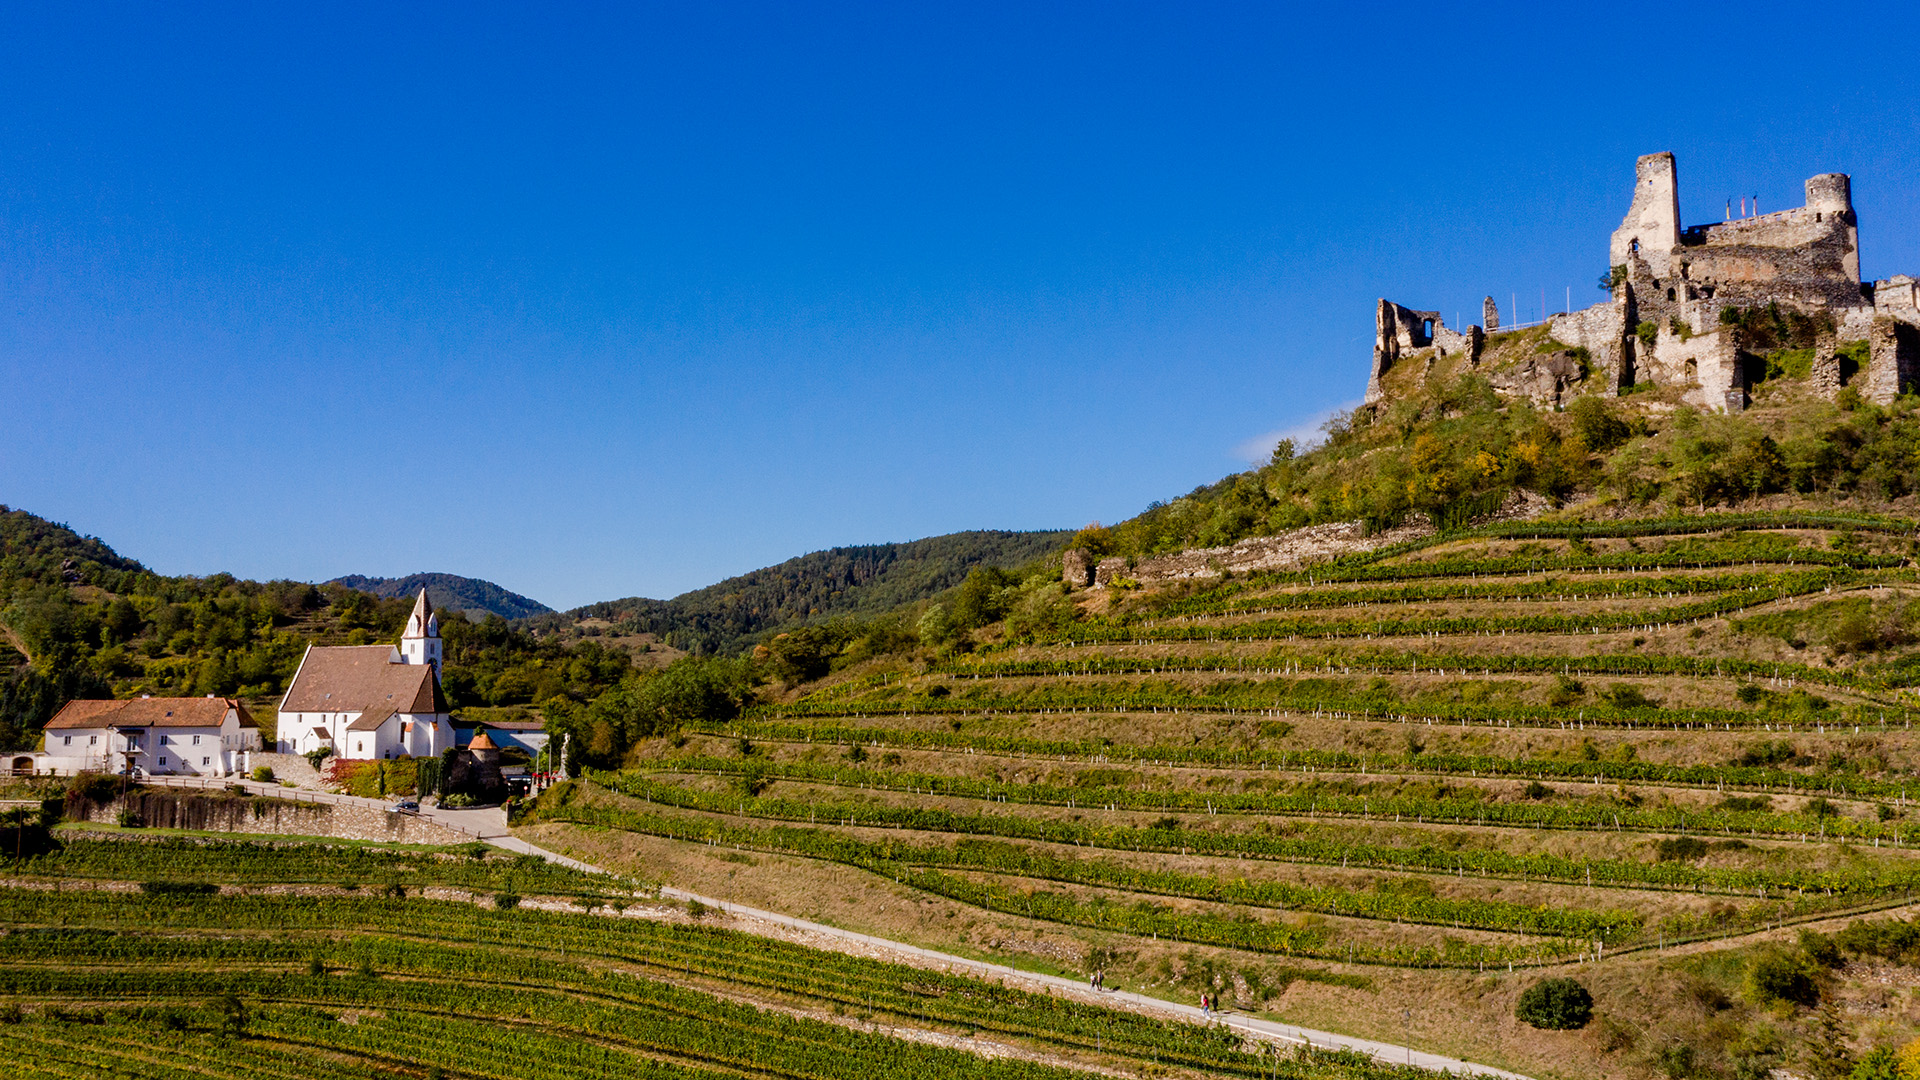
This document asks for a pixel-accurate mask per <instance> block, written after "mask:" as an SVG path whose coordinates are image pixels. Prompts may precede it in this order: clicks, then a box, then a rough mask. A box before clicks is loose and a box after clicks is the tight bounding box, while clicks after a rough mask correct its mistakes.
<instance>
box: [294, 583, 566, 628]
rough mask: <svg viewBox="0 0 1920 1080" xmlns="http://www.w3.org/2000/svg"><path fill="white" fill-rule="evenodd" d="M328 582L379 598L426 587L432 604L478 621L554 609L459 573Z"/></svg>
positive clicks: (409, 593) (408, 594) (410, 594)
mask: <svg viewBox="0 0 1920 1080" xmlns="http://www.w3.org/2000/svg"><path fill="white" fill-rule="evenodd" d="M327 584H329V585H345V586H346V587H347V588H349V589H358V590H360V591H361V592H364V593H371V594H373V595H374V596H378V597H380V598H382V599H391V598H393V597H396V596H405V597H409V598H411V597H414V596H418V595H419V593H420V590H421V589H423V588H424V589H426V590H427V599H428V600H431V601H433V606H434V607H436V608H439V609H441V610H443V611H464V612H466V613H467V617H468V618H470V619H473V620H474V621H476V622H477V621H479V619H480V618H481V617H482V616H485V615H498V616H500V617H501V618H503V619H524V618H528V617H530V616H533V615H544V614H547V613H548V612H550V611H552V610H553V609H552V608H550V607H548V606H547V605H545V604H543V603H541V602H540V601H538V600H531V599H528V598H527V597H524V596H521V595H520V594H519V593H516V592H509V591H507V590H506V589H503V588H501V587H500V586H498V585H495V584H494V583H493V582H491V581H482V580H481V579H479V578H470V577H461V576H460V575H458V574H408V575H407V576H406V577H397V578H380V577H367V576H365V575H363V574H348V575H347V576H346V577H337V578H334V579H333V580H332V581H329V582H327Z"/></svg>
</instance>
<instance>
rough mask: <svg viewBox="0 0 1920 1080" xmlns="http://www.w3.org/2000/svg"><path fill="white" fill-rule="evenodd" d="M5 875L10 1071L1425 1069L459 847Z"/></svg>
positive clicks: (3, 1000)
mask: <svg viewBox="0 0 1920 1080" xmlns="http://www.w3.org/2000/svg"><path fill="white" fill-rule="evenodd" d="M0 864H4V868H5V870H6V878H7V880H6V885H7V886H8V887H0V928H3V929H4V936H0V941H3V942H4V945H5V948H4V951H0V1052H4V1053H5V1054H6V1057H7V1061H8V1063H9V1070H8V1075H11V1076H21V1077H78V1076H89V1077H91V1076H103V1075H114V1076H140V1077H182V1078H185V1077H195V1078H199V1077H207V1076H221V1077H288V1076H302V1077H314V1076H318V1077H336V1076H337V1077H356V1078H358V1077H364V1076H367V1075H391V1076H421V1075H427V1076H436V1077H437V1076H449V1077H455V1076H457V1077H508V1076H526V1075H534V1072H531V1071H529V1067H528V1063H529V1062H538V1068H537V1074H538V1075H541V1076H556V1077H579V1078H583V1080H584V1078H600V1077H606V1076H642V1077H664V1078H675V1080H681V1078H685V1080H694V1078H703V1077H713V1078H719V1077H741V1076H749V1077H763V1076H764V1077H791V1078H810V1077H821V1078H828V1077H861V1078H868V1077H876V1078H886V1077H925V1076H954V1077H981V1078H988V1080H996V1078H999V1080H1052V1078H1060V1080H1070V1078H1072V1077H1075V1076H1085V1075H1091V1074H1090V1073H1089V1072H1087V1071H1086V1070H1088V1069H1096V1068H1098V1069H1107V1070H1117V1071H1118V1072H1119V1073H1120V1074H1122V1075H1169V1074H1170V1075H1200V1074H1204V1075H1209V1076H1238V1077H1246V1078H1249V1080H1253V1078H1261V1077H1302V1078H1304V1077H1316V1078H1329V1080H1333V1078H1356V1080H1357V1078H1364V1077H1385V1076H1390V1075H1403V1076H1412V1075H1415V1073H1414V1072H1412V1071H1409V1070H1402V1069H1392V1068H1387V1067H1384V1066H1378V1065H1374V1064H1371V1063H1369V1062H1367V1061H1364V1060H1361V1059H1359V1058H1357V1057H1356V1056H1354V1055H1351V1054H1332V1053H1322V1052H1313V1053H1298V1054H1295V1053H1288V1054H1285V1055H1284V1056H1283V1055H1281V1054H1279V1053H1278V1052H1276V1051H1274V1050H1273V1049H1272V1048H1268V1047H1251V1048H1250V1047H1248V1046H1245V1045H1243V1044H1242V1043H1241V1041H1240V1039H1239V1038H1238V1037H1235V1036H1233V1035H1230V1034H1228V1033H1227V1032H1225V1031H1224V1029H1221V1028H1218V1027H1202V1026H1199V1025H1193V1024H1183V1023H1178V1022H1172V1021H1162V1020H1157V1019H1153V1018H1150V1017H1147V1016H1143V1015H1139V1014H1135V1013H1131V1012H1124V1011H1117V1010H1112V1009H1106V1008H1101V1007H1098V1006H1094V1005H1088V1004H1083V1003H1076V1002H1072V1001H1068V1000H1065V999H1062V998H1057V997H1051V996H1047V995H1044V994H1035V993H1029V992H1025V991H1021V990H1015V989H1009V988H1007V987H1004V986H1000V985H996V984H991V983H987V982H984V981H980V980H977V979H971V978H966V977H961V976H955V975H950V974H946V973H943V972H938V971H930V970H922V969H916V968H909V967H903V966H899V965H896V964H890V963H885V962H881V961H877V960H868V959H862V958H858V957H854V956H849V955H842V954H838V953H824V952H820V951H817V950H814V949H809V948H805V947H802V946H800V945H794V944H787V943H784V942H779V941H772V940H768V939H765V938H756V937H750V936H747V935H744V934H740V933H735V932H732V931H728V930H723V929H717V928H713V927H710V926H707V925H704V924H703V923H702V922H700V921H699V920H696V919H689V918H687V917H686V916H685V915H684V914H682V915H680V916H678V917H673V916H672V915H671V913H666V915H665V917H663V910H664V909H663V908H662V907H661V906H660V905H658V904H656V903H650V902H649V901H648V900H647V899H646V898H645V897H644V896H639V895H635V892H634V883H632V882H626V881H620V880H617V879H610V878H605V877H599V876H591V875H584V874H578V873H573V872H570V871H565V870H561V869H559V868H556V867H552V866H547V865H544V864H537V860H536V861H535V862H533V863H529V862H526V861H522V860H519V859H509V858H502V857H499V856H498V855H488V854H487V853H485V852H478V851H470V850H468V849H449V850H445V851H428V852H410V853H409V852H395V851H391V850H385V849H369V848H356V849H348V848H340V847H330V846H320V845H312V844H304V843H286V842H281V843H271V844H270V843H255V842H229V843H205V842H200V841H193V840H175V841H168V842H165V843H159V844H148V843H141V842H139V841H133V840H119V841H103V840H91V839H85V838H75V837H72V836H69V837H68V839H67V841H66V845H65V847H64V848H63V849H62V850H60V851H58V852H55V853H53V854H49V855H45V856H41V857H39V858H30V859H15V860H0ZM157 872H164V873H166V874H167V875H168V877H167V878H166V879H164V880H162V879H157V878H154V877H151V876H148V875H152V874H154V873H157ZM316 873H319V874H322V875H334V876H336V877H337V878H338V879H341V880H345V879H349V878H353V879H357V881H355V882H354V883H352V884H349V885H345V886H342V885H332V886H326V887H316V886H312V885H308V884H306V883H308V882H310V881H311V880H313V878H314V875H315V874H316ZM130 882H140V883H141V887H139V888H127V887H126V885H127V884H128V883H130ZM213 882H225V883H227V884H226V887H225V888H224V889H222V888H220V887H217V886H215V885H214V884H212V883H213ZM290 889H292V890H294V891H292V892H290V891H289V890H290ZM494 890H499V891H497V892H496V891H494ZM508 890H513V891H508ZM519 890H525V893H526V894H525V896H524V897H523V896H522V892H521V891H519ZM505 898H511V899H505ZM556 899H559V900H563V901H564V905H561V904H555V903H554V901H555V900H556ZM536 902H538V903H540V904H541V907H540V908H538V909H536V907H535V904H536ZM637 914H644V915H646V916H647V917H644V918H635V917H633V916H634V915H637ZM623 916H624V917H623ZM974 1046H982V1047H986V1048H988V1049H990V1050H993V1051H994V1053H991V1054H982V1053H976V1052H974V1051H973V1050H972V1049H970V1048H971V1047H974ZM1420 1075H1425V1074H1420Z"/></svg>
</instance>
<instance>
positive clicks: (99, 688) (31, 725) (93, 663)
mask: <svg viewBox="0 0 1920 1080" xmlns="http://www.w3.org/2000/svg"><path fill="white" fill-rule="evenodd" d="M503 591H504V590H503ZM507 595H511V594H507ZM522 599H524V598H522ZM412 605H413V601H412V599H411V597H407V596H397V597H394V598H392V599H383V598H381V597H377V596H374V595H372V594H370V593H367V592H363V591H361V590H359V589H354V588H349V587H347V586H344V585H336V584H331V583H329V584H326V585H318V586H316V585H311V584H308V583H307V582H304V581H247V580H243V579H240V578H236V577H234V576H233V575H231V574H212V575H209V576H207V577H169V576H167V575H163V574H156V573H154V572H152V571H151V570H148V569H147V568H146V567H144V566H142V565H141V564H139V563H138V562H135V561H134V560H132V559H128V558H124V557H122V556H120V555H119V554H117V553H115V552H114V550H113V549H112V548H110V547H108V546H107V545H106V544H104V543H102V542H100V541H99V540H95V539H92V538H89V537H85V536H81V535H79V534H77V533H75V532H74V531H73V530H72V529H69V528H67V527H66V526H64V525H57V524H54V523H53V522H50V521H47V520H45V519H44V518H40V517H36V516H34V515H33V514H30V513H27V512H26V511H24V510H13V509H9V508H7V507H4V506H0V750H15V749H20V748H22V747H31V746H32V745H33V744H34V743H35V741H37V739H38V738H39V730H40V726H41V725H42V724H44V723H46V721H47V718H48V717H50V716H52V715H53V713H54V711H55V710H57V709H58V708H59V707H60V706H61V705H62V704H64V703H66V702H67V701H69V700H71V699H73V698H95V697H114V696H119V697H126V696H130V695H133V694H140V693H151V694H187V695H193V696H198V695H201V694H222V695H237V696H240V697H246V698H253V699H255V700H256V703H259V702H264V701H268V700H271V698H272V697H273V696H275V695H277V694H279V693H280V692H281V691H283V690H284V689H286V685H287V680H288V679H289V678H291V677H292V675H293V671H294V668H295V667H296V666H298V664H299V662H300V657H301V654H302V653H303V652H304V651H305V650H306V647H307V646H308V645H312V644H325V645H342V644H345V645H358V644H370V643H376V642H382V641H392V640H394V639H395V638H396V637H397V636H398V635H399V633H400V627H401V624H402V623H403V622H404V621H405V620H406V615H407V611H408V610H409V609H410V608H411V607H412ZM450 606H458V605H457V604H455V605H450ZM441 635H442V637H443V638H444V639H445V641H446V661H447V662H446V668H445V671H444V673H443V674H444V683H445V685H446V689H447V693H448V695H449V696H450V697H451V698H452V699H453V702H454V706H455V707H456V708H468V707H471V706H476V705H487V706H514V705H525V704H531V703H533V702H537V701H545V700H549V699H556V698H565V699H577V700H580V701H588V700H591V699H593V698H594V697H596V696H597V695H599V694H601V693H602V692H604V691H605V690H606V689H607V688H608V687H609V686H612V685H614V684H615V683H617V682H619V680H620V679H621V678H623V677H624V676H625V675H626V674H627V673H628V672H629V671H630V670H631V668H632V664H631V661H630V660H629V658H628V656H627V654H625V653H623V652H619V651H616V650H608V649H605V648H603V647H601V645H600V644H599V643H596V642H592V641H586V642H563V641H560V640H557V639H537V638H535V637H534V636H533V635H531V634H529V633H528V632H526V631H525V630H523V629H520V628H519V627H518V626H517V625H510V624H509V623H507V622H506V621H505V620H503V619H500V618H498V617H495V616H491V615H490V616H488V617H487V620H486V621H485V622H483V623H470V622H467V621H466V620H464V619H454V620H451V621H450V622H449V623H448V624H446V625H443V626H442V627H441Z"/></svg>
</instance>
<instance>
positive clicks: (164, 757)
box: [160, 754, 167, 769]
mask: <svg viewBox="0 0 1920 1080" xmlns="http://www.w3.org/2000/svg"><path fill="white" fill-rule="evenodd" d="M160 767H161V768H163V769H164V768H166V767H167V755H165V754H161V755H160Z"/></svg>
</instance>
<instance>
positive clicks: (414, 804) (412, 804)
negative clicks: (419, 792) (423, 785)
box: [387, 799, 420, 814]
mask: <svg viewBox="0 0 1920 1080" xmlns="http://www.w3.org/2000/svg"><path fill="white" fill-rule="evenodd" d="M387 812H388V813H390V814H417V813H419V812H420V800H419V799H400V800H398V801H397V802H395V803H394V804H393V805H392V806H389V807H387Z"/></svg>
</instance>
